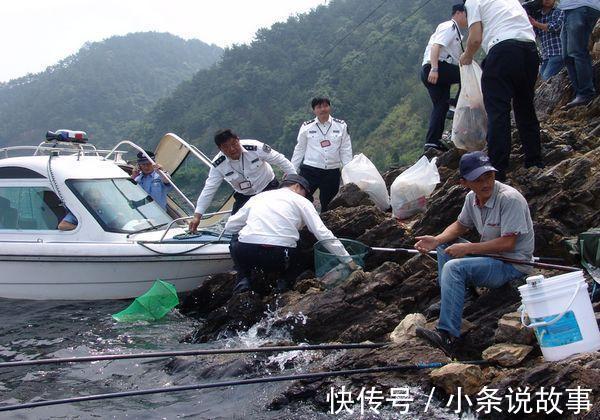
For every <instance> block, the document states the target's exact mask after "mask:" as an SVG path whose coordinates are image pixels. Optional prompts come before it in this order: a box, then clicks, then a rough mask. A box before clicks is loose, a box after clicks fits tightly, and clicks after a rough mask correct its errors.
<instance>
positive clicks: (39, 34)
mask: <svg viewBox="0 0 600 420" xmlns="http://www.w3.org/2000/svg"><path fill="white" fill-rule="evenodd" d="M0 1H1V2H2V9H1V11H0V57H1V58H2V62H3V65H2V66H1V67H0V82H5V81H8V80H10V79H15V78H17V77H20V76H24V75H25V74H27V73H38V72H40V71H43V70H44V69H45V68H46V67H47V66H50V65H52V64H55V63H56V62H58V61H59V60H61V59H63V58H65V57H67V56H69V55H71V54H73V53H75V52H77V50H79V48H80V47H81V46H82V45H83V44H84V43H85V42H87V41H101V40H102V39H105V38H108V37H110V36H112V35H125V34H127V33H129V32H141V31H158V32H170V33H172V34H175V35H178V36H180V37H182V38H185V39H190V38H196V39H200V40H201V41H204V42H206V43H209V44H216V45H218V46H220V47H225V46H229V45H232V44H242V43H247V42H249V41H251V40H252V38H253V35H254V33H255V32H256V30H257V29H259V28H262V27H268V26H270V25H271V24H273V23H274V22H277V21H282V20H286V19H287V17H288V16H290V15H295V14H298V13H303V12H307V11H309V10H310V9H312V8H314V7H316V6H318V5H321V4H326V3H327V0H255V1H249V0H0Z"/></svg>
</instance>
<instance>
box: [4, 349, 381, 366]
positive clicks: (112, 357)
mask: <svg viewBox="0 0 600 420" xmlns="http://www.w3.org/2000/svg"><path fill="white" fill-rule="evenodd" d="M388 344H390V343H346V344H343V343H340V344H306V345H301V346H270V347H248V348H231V349H202V350H178V351H163V352H152V353H131V354H100V355H97V356H81V357H62V358H53V359H36V360H17V361H14V362H0V368H12V367H17V366H33V365H48V364H59V363H83V362H98V361H102V360H121V359H147V358H155V357H172V356H206V355H213V354H240V353H277V352H285V351H310V350H351V349H376V348H379V347H383V346H386V345H388Z"/></svg>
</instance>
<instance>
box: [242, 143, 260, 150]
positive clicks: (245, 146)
mask: <svg viewBox="0 0 600 420" xmlns="http://www.w3.org/2000/svg"><path fill="white" fill-rule="evenodd" d="M243 147H244V149H246V150H250V151H255V150H257V149H258V147H256V145H255V144H244V145H243Z"/></svg>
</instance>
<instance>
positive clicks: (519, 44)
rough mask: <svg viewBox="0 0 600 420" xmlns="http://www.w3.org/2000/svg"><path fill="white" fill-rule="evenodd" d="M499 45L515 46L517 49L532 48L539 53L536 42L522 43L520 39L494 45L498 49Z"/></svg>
mask: <svg viewBox="0 0 600 420" xmlns="http://www.w3.org/2000/svg"><path fill="white" fill-rule="evenodd" d="M498 45H513V46H515V47H520V48H532V49H535V50H536V51H537V44H536V43H535V41H521V40H518V39H505V40H504V41H500V42H498V43H497V44H494V46H493V47H492V48H494V47H497V46H498ZM492 48H490V51H491V50H492Z"/></svg>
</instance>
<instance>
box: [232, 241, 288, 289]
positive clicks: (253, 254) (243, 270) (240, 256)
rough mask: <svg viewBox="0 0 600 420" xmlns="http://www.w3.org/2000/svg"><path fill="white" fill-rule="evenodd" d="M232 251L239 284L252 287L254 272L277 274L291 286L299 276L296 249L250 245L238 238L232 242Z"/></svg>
mask: <svg viewBox="0 0 600 420" xmlns="http://www.w3.org/2000/svg"><path fill="white" fill-rule="evenodd" d="M230 249H231V258H232V259H233V262H234V265H235V268H236V270H237V283H238V284H239V283H241V282H243V283H246V284H248V285H250V278H251V274H252V270H262V272H263V273H264V274H269V273H275V274H277V275H278V277H279V278H280V279H284V280H285V281H286V282H287V285H289V286H291V285H292V283H293V281H294V280H295V278H296V276H297V274H298V270H297V268H296V267H297V264H296V261H297V258H296V248H288V247H283V246H272V245H259V244H249V243H245V242H240V241H239V240H237V238H236V239H233V240H232V241H231V246H230ZM253 286H256V285H253ZM252 289H255V287H252Z"/></svg>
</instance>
